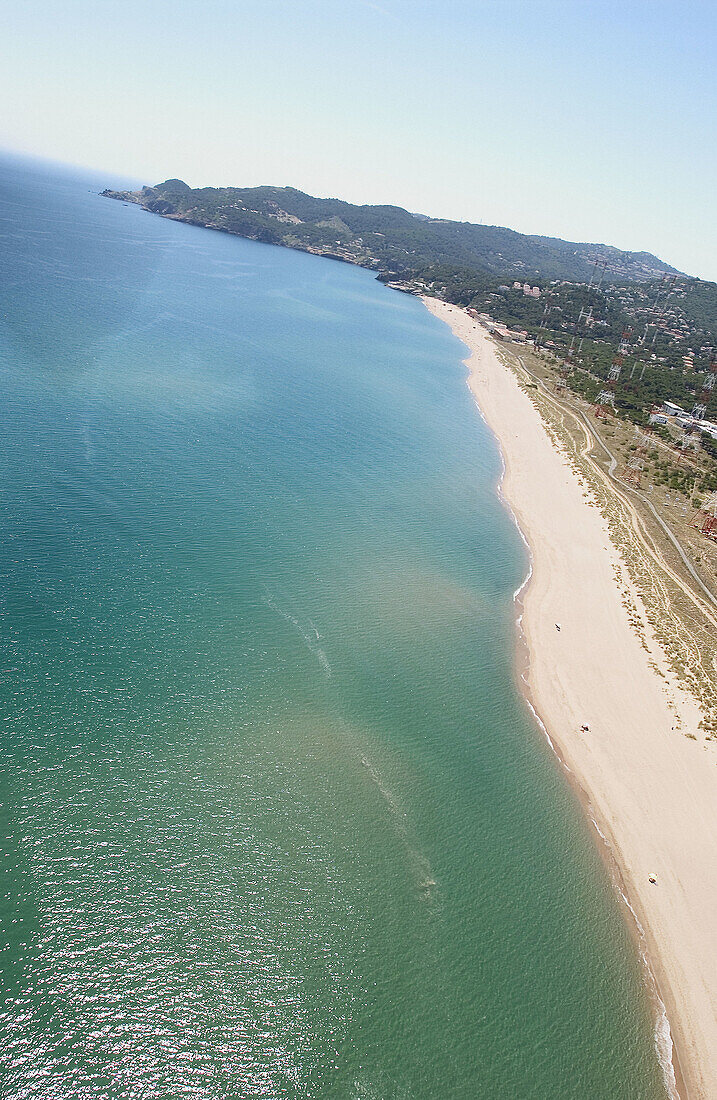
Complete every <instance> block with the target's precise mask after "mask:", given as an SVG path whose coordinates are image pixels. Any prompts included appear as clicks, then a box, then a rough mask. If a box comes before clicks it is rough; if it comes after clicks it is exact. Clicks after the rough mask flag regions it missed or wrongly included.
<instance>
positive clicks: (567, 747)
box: [425, 299, 717, 1100]
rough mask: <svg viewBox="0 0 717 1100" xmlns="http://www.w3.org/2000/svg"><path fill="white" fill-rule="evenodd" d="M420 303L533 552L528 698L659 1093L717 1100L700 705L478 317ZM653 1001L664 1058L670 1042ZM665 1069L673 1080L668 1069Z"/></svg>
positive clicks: (712, 771)
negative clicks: (577, 803)
mask: <svg viewBox="0 0 717 1100" xmlns="http://www.w3.org/2000/svg"><path fill="white" fill-rule="evenodd" d="M425 302H426V305H427V306H428V308H429V309H430V310H431V312H432V313H434V314H435V315H436V316H437V317H439V318H440V319H442V320H443V321H445V322H447V323H448V324H449V325H450V326H451V328H452V329H453V331H454V332H455V334H456V335H457V336H459V337H460V339H461V340H463V341H464V343H465V344H466V345H467V346H468V347H469V349H470V357H469V358H468V359H467V361H466V362H467V366H468V369H469V385H470V388H471V390H472V392H473V394H474V395H475V397H476V400H477V402H478V404H479V407H480V409H481V412H482V414H483V416H484V417H485V420H486V421H487V423H488V425H489V427H490V428H491V429H492V430H493V432H494V434H495V435H496V436H497V438H498V441H499V443H500V446H501V450H502V452H503V457H504V460H505V465H506V472H505V479H504V482H503V493H504V495H505V498H506V500H507V501H508V503H509V504H510V507H511V508H512V509H513V511H514V513H515V516H516V518H517V520H518V523H519V524H520V527H521V529H522V531H523V534H524V535H525V537H526V539H527V541H528V544H529V546H530V549H531V553H532V557H533V574H532V577H531V579H530V583H529V584H528V586H527V589H526V591H525V592H524V594H523V607H524V611H523V620H522V628H523V631H524V637H525V642H526V643H527V649H528V654H529V666H528V668H527V671H526V672H525V682H526V692H527V695H528V698H529V700H530V702H531V704H532V706H533V707H534V708H535V710H536V712H537V713H538V715H539V717H540V719H541V720H542V722H543V723H544V724H545V727H546V729H547V731H548V733H549V736H550V738H551V739H552V741H553V742H554V744H555V746H556V749H557V751H558V753H559V755H560V757H561V758H562V760H563V761H564V763H565V764H566V765H567V767H568V768H569V769H570V770H571V772H572V773H573V776H574V777H575V779H576V781H577V783H578V784H579V786H580V788H581V790H582V792H583V794H584V797H585V799H586V802H587V804H588V806H589V812H590V814H591V816H592V817H593V819H594V820H595V821H596V823H597V825H598V827H599V829H600V831H601V832H602V833H603V834H604V836H605V838H606V840H607V842H608V844H609V846H610V849H611V851H612V854H613V856H614V858H615V860H616V862H617V866H618V868H619V873H620V879H621V885H622V889H623V890H624V893H625V895H626V896H627V898H628V899H629V903H630V905H631V906H632V908H633V910H634V912H635V914H636V917H637V920H638V921H639V922H640V924H641V926H642V928H643V929H644V939H643V938H642V937H641V940H642V942H643V943H644V944H645V946H646V949H647V955H648V959H649V965H650V968H651V970H652V973H653V974H654V976H655V978H656V981H657V988H658V991H659V997H660V998H661V1000H662V1001H663V1002H664V1004H665V1006H666V1009H667V1017H668V1019H669V1023H670V1026H671V1032H672V1035H673V1036H674V1042H675V1050H676V1054H677V1057H676V1058H675V1059H674V1062H675V1070H676V1083H675V1082H673V1083H672V1085H671V1087H670V1089H669V1091H671V1092H672V1094H673V1096H676V1095H679V1096H680V1097H682V1098H683V1100H714V1098H715V1097H717V752H716V751H715V749H714V747H713V746H712V745H706V744H705V741H704V735H703V734H702V733H700V732H699V730H698V723H699V720H700V713H699V710H698V708H697V706H696V704H695V702H694V701H693V700H692V699H691V697H689V696H687V695H686V694H685V693H684V692H683V691H682V690H681V689H680V687H679V686H678V685H677V684H676V683H675V680H674V677H673V676H672V675H671V674H670V672H669V670H668V668H667V665H666V662H665V659H664V655H663V654H662V652H661V650H660V649H659V647H658V645H657V643H656V642H655V640H654V638H653V636H652V633H651V631H650V629H649V627H646V633H645V638H646V642H647V647H648V650H649V652H648V651H646V649H645V646H644V645H643V642H642V641H641V639H640V638H639V637H638V635H637V633H636V632H635V629H634V628H633V626H631V624H630V621H629V616H628V611H627V610H626V607H625V605H624V602H623V594H622V593H621V590H620V584H621V585H622V587H623V590H624V589H625V588H629V589H630V591H631V597H632V600H633V601H634V603H635V604H636V605H637V607H638V609H639V610H640V611H641V610H642V605H641V602H640V599H639V597H638V595H637V593H636V592H635V590H634V588H633V587H632V585H631V584H630V581H629V578H628V576H627V571H626V569H625V566H624V563H623V562H622V559H621V558H620V555H619V553H618V552H617V550H616V549H615V547H614V546H613V544H612V543H611V541H610V536H609V533H608V528H607V524H606V522H605V521H604V519H603V517H602V516H601V514H600V512H599V510H598V508H597V507H595V506H591V504H590V503H589V501H588V499H587V497H586V490H584V489H583V488H582V486H581V484H580V482H579V480H578V477H577V475H576V474H575V473H574V472H573V470H572V469H571V467H570V465H569V463H568V461H567V459H566V458H565V457H564V456H563V455H562V454H561V453H560V452H559V450H558V449H557V448H556V447H555V446H554V445H553V444H552V443H551V442H550V439H549V437H548V434H547V433H546V431H545V429H544V427H543V424H542V421H541V419H540V416H539V414H538V412H537V411H536V409H535V407H534V405H533V403H532V402H531V401H530V399H529V397H528V396H527V394H526V393H525V392H524V391H523V390H522V389H521V388H520V386H519V384H518V381H517V379H516V377H515V376H514V374H513V373H512V372H511V371H510V370H509V369H507V368H506V367H505V366H503V365H502V363H501V361H500V359H499V357H498V355H497V353H496V349H495V346H494V344H493V343H492V341H491V340H490V339H489V338H488V336H487V334H486V333H485V331H484V330H483V329H482V328H481V326H480V325H479V324H478V323H477V322H475V321H474V320H473V319H472V318H471V317H470V316H469V315H468V314H467V313H465V312H464V311H463V310H460V309H458V308H457V307H452V306H448V305H446V304H444V303H441V302H437V301H435V300H434V299H425ZM617 577H619V578H620V579H621V580H620V584H619V583H618V580H617V579H616V578H617ZM642 617H643V618H644V614H643V616H642ZM556 623H559V624H560V630H557V629H556V626H555V624H556ZM651 662H653V664H652V665H651ZM654 664H657V666H658V667H659V669H660V670H661V673H662V675H660V673H659V672H658V671H656V670H655V667H654ZM581 726H588V727H589V730H588V731H587V732H583V731H581ZM690 734H692V735H693V736H694V738H695V739H694V740H692V739H691V737H690V736H689V735H690ZM650 876H654V878H655V880H656V881H655V882H654V883H652V882H650ZM655 1003H656V1028H657V1034H658V1038H659V1044H658V1045H659V1047H660V1054H661V1058H662V1060H663V1061H665V1062H666V1061H667V1058H668V1055H669V1048H670V1036H669V1032H668V1031H667V1027H666V1023H665V1020H664V1019H663V1020H662V1021H661V1022H660V1019H659V1017H660V1008H659V1002H658V1001H657V999H656V1002H655ZM658 1025H659V1026H658ZM666 1072H667V1076H668V1078H669V1072H670V1071H669V1065H667V1066H666Z"/></svg>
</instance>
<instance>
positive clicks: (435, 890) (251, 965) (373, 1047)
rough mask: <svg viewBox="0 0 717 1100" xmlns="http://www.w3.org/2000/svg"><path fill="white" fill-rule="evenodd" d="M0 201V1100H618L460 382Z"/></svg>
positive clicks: (599, 943)
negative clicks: (0, 851) (0, 841)
mask: <svg viewBox="0 0 717 1100" xmlns="http://www.w3.org/2000/svg"><path fill="white" fill-rule="evenodd" d="M116 182H117V181H116V180H114V179H109V178H108V179H104V180H98V179H95V178H90V179H88V178H81V177H79V176H75V175H73V174H70V173H66V172H61V171H60V170H58V169H56V168H53V167H50V166H47V167H43V166H41V165H37V164H35V165H29V164H27V163H22V162H19V161H10V160H5V161H2V162H0V237H1V240H2V251H1V253H0V269H1V270H0V276H1V278H0V371H2V383H3V394H4V402H3V419H4V431H3V433H2V440H1V441H0V463H1V465H0V469H1V470H2V487H3V500H2V520H3V538H2V542H1V543H0V557H1V565H2V589H1V596H2V605H1V606H2V650H3V652H2V658H1V660H0V670H1V672H0V691H1V692H2V741H1V742H0V745H1V749H0V751H1V753H2V779H1V780H0V783H1V787H0V805H1V806H2V809H1V810H0V813H1V814H2V818H3V820H2V826H3V828H2V836H3V837H4V838H5V841H4V858H3V872H4V874H3V879H4V886H3V890H2V896H1V899H0V916H1V918H2V926H3V938H2V947H3V951H2V952H0V966H1V967H2V976H1V977H2V1002H1V1006H0V1041H1V1043H0V1079H1V1080H2V1090H1V1091H2V1095H3V1097H4V1098H8V1100H10V1098H12V1100H20V1098H21V1097H22V1098H26V1097H32V1098H43V1100H45V1098H47V1100H50V1098H51V1100H56V1098H68V1100H69V1098H70V1097H72V1098H75V1097H80V1098H83V1100H84V1098H88V1100H89V1098H90V1097H92V1098H93V1100H94V1098H97V1097H107V1098H112V1100H114V1098H119V1097H140V1096H142V1097H145V1098H147V1097H156V1098H158V1100H159V1098H162V1100H164V1098H172V1100H174V1098H185V1097H186V1098H189V1097H192V1098H200V1100H209V1098H217V1100H219V1098H232V1100H239V1098H243V1097H258V1096H262V1097H307V1098H318V1097H332V1098H333V1097H356V1098H374V1097H375V1098H377V1100H378V1098H380V1100H388V1098H394V1097H395V1098H397V1100H398V1098H407V1100H408V1098H417V1100H418V1098H421V1100H424V1098H425V1100H428V1098H434V1097H436V1098H437V1097H441V1098H443V1097H451V1098H453V1097H456V1098H459V1097H461V1098H462V1097H465V1098H466V1100H475V1098H482V1097H484V1098H486V1100H496V1098H505V1100H514V1098H516V1097H521V1098H535V1100H544V1098H546V1097H560V1098H561V1100H562V1098H570V1097H574V1098H575V1100H578V1098H580V1100H583V1098H585V1097H588V1096H589V1097H591V1098H592V1100H595V1098H605V1100H608V1098H609V1100H616V1098H619V1100H623V1098H624V1100H627V1098H635V1100H637V1098H640V1100H657V1098H658V1097H663V1096H664V1089H663V1086H662V1082H661V1077H660V1072H659V1067H658V1064H657V1059H656V1057H655V1051H654V1043H653V1035H652V1028H653V1021H652V1020H651V1018H650V1011H649V1006H648V1001H647V995H646V992H645V989H644V986H643V982H642V975H641V971H640V963H639V960H638V958H637V955H636V952H635V948H634V945H633V944H632V943H631V941H630V937H629V935H628V931H627V928H626V924H625V921H624V916H623V913H622V912H621V910H620V907H619V902H618V898H617V895H616V893H615V891H614V890H613V889H612V887H611V885H610V882H609V879H608V876H607V873H606V871H605V869H604V867H603V866H602V864H601V861H600V857H599V854H598V852H597V850H596V847H595V845H594V843H593V838H592V836H591V834H590V826H589V824H588V823H587V822H586V821H585V819H584V817H583V815H582V813H581V811H580V807H579V805H578V803H577V800H576V798H575V797H574V795H573V794H572V792H571V791H570V790H569V788H568V786H567V784H566V783H565V781H564V779H563V777H562V776H561V775H560V774H559V770H558V769H557V767H556V765H555V762H554V760H553V758H552V756H551V754H550V752H549V750H548V748H547V746H546V744H545V742H544V740H543V738H542V735H541V734H540V733H539V731H538V730H537V729H536V727H535V725H534V723H533V722H532V721H531V719H530V716H529V714H528V713H527V711H526V709H525V707H524V705H523V704H522V702H521V700H520V698H519V696H518V694H517V691H516V687H515V675H514V647H515V624H514V615H515V609H514V604H513V593H514V591H515V590H516V589H517V588H518V587H519V586H520V584H521V582H522V580H523V578H524V576H525V571H526V569H527V558H526V553H525V549H524V546H523V544H522V542H521V540H520V538H519V536H518V533H517V532H516V530H515V527H514V525H513V523H512V521H511V519H510V516H509V515H508V513H507V511H506V510H505V509H504V508H503V507H502V505H501V504H500V502H499V500H498V497H497V494H496V490H495V487H496V482H497V479H498V476H499V471H500V463H499V457H498V454H497V451H496V448H495V445H494V442H493V440H492V438H491V437H490V435H489V433H488V431H487V429H486V428H485V426H484V424H483V423H482V422H481V420H480V419H479V417H478V416H477V415H476V412H475V409H474V407H473V403H472V399H471V397H470V394H469V392H468V390H467V387H466V386H465V369H464V367H463V365H462V363H461V359H462V356H463V354H464V352H463V349H462V346H461V345H460V344H459V342H458V341H456V340H455V339H454V338H453V337H452V336H451V335H450V333H449V332H448V330H447V329H446V328H445V327H444V326H443V325H442V324H441V323H440V322H438V321H436V320H435V319H434V318H432V317H431V316H430V315H429V314H428V313H427V312H426V311H425V309H424V308H423V306H422V305H421V303H420V302H418V301H416V300H414V299H412V298H409V297H407V296H405V295H401V294H398V293H395V292H391V291H388V290H387V289H385V288H384V287H383V286H381V285H380V284H379V283H378V282H376V281H375V280H374V279H373V277H372V275H371V274H370V273H368V272H365V271H360V270H358V269H356V268H352V267H349V266H346V265H342V264H338V263H332V262H329V261H325V260H321V259H318V258H315V257H311V256H306V255H302V254H299V253H293V252H290V251H288V250H285V249H280V248H272V247H268V246H264V245H259V244H255V243H252V242H248V241H242V240H239V239H237V238H231V237H228V236H224V235H222V234H219V233H211V232H208V231H206V230H201V229H196V228H192V227H188V226H184V225H180V224H176V223H172V222H168V221H165V220H162V219H160V218H157V217H153V216H151V215H148V214H146V213H144V212H142V211H140V210H139V209H137V208H134V207H129V208H128V207H125V206H123V205H122V204H121V203H119V202H113V201H109V200H106V199H102V198H100V197H98V196H97V194H96V193H95V192H97V191H98V190H100V189H101V188H102V187H104V186H108V185H110V186H111V185H113V184H115V183H116Z"/></svg>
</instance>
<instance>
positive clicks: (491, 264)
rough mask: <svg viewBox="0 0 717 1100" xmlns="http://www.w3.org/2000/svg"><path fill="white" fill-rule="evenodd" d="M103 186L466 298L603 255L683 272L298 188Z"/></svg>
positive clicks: (630, 270)
mask: <svg viewBox="0 0 717 1100" xmlns="http://www.w3.org/2000/svg"><path fill="white" fill-rule="evenodd" d="M103 194H104V195H106V196H107V197H109V198H116V199H122V200H124V201H126V202H127V201H129V202H135V203H139V204H140V205H141V206H143V207H144V208H145V209H147V210H150V211H151V212H152V213H155V214H162V215H164V216H165V217H170V218H175V219H177V220H180V221H186V222H190V223H192V224H194V225H202V226H206V227H208V228H211V229H219V230H223V231H224V232H227V233H236V234H237V235H239V236H241V237H249V238H251V239H253V240H258V241H265V242H267V243H269V244H280V245H285V246H287V247H289V248H297V249H302V250H304V251H309V252H316V253H319V254H321V255H328V256H333V257H335V258H336V259H341V260H345V261H348V262H350V263H356V264H360V265H362V266H364V267H369V268H372V269H374V270H375V271H376V272H377V273H378V274H379V277H380V278H381V279H383V280H384V281H387V282H388V281H400V282H404V283H412V284H424V285H425V286H426V287H430V288H431V289H433V290H434V291H441V292H445V293H446V296H447V297H449V298H451V299H453V300H456V301H458V300H459V299H460V298H461V297H465V293H463V294H461V289H462V288H465V292H468V291H469V290H470V291H471V292H472V293H473V294H474V293H475V292H477V291H479V290H480V289H482V288H483V287H487V286H489V285H495V282H496V277H498V278H504V279H511V280H513V279H515V280H520V281H528V282H538V281H541V280H542V281H546V280H548V281H549V280H553V279H569V280H574V281H576V282H587V281H588V280H589V279H590V277H591V275H592V273H593V272H594V266H593V265H594V263H595V261H596V260H597V261H599V262H600V263H601V264H602V263H603V262H604V263H606V264H607V269H606V270H607V274H608V275H609V276H610V277H611V278H612V279H613V280H621V281H626V282H631V281H643V280H649V279H654V278H656V277H657V278H659V277H660V276H662V275H663V274H665V273H673V272H674V271H675V269H674V268H672V267H669V266H668V265H667V264H664V263H663V262H662V261H661V260H658V259H657V257H656V256H652V255H650V253H648V252H637V253H635V252H622V251H620V249H618V248H612V247H610V246H607V245H601V244H573V243H570V242H569V241H562V240H558V239H557V238H552V237H538V236H527V235H525V234H523V233H516V232H514V231H513V230H511V229H501V228H499V227H497V226H488V225H474V224H472V223H470V222H453V221H445V220H441V219H436V218H427V217H425V216H423V215H415V214H411V213H409V212H408V211H407V210H403V209H402V208H401V207H399V206H353V205H352V204H351V203H348V202H342V201H340V200H339V199H317V198H314V197H313V196H311V195H306V194H304V193H303V192H302V191H297V190H296V189H295V188H293V187H226V188H216V187H202V188H194V189H193V188H190V187H188V186H187V184H186V183H183V182H182V181H181V180H166V181H165V182H164V183H160V184H157V186H156V187H145V188H143V189H142V190H141V191H136V192H126V191H111V190H107V191H104V192H103ZM419 289H420V287H419Z"/></svg>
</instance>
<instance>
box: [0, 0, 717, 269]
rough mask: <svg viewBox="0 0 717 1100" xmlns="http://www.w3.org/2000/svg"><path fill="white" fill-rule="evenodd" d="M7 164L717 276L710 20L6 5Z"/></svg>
mask: <svg viewBox="0 0 717 1100" xmlns="http://www.w3.org/2000/svg"><path fill="white" fill-rule="evenodd" d="M0 41H1V42H2V57H3V62H2V66H0V102H2V105H3V109H2V112H1V113H0V146H2V147H4V148H6V149H11V150H16V151H21V152H28V153H32V154H36V155H38V156H43V157H48V158H51V159H55V160H62V161H66V162H69V163H74V164H79V165H84V166H88V167H92V168H99V169H101V170H103V171H105V172H106V174H107V184H108V185H112V184H113V182H114V181H115V179H116V178H117V177H119V176H121V177H127V176H136V177H140V178H141V179H142V180H143V181H144V182H146V183H156V182H159V181H160V180H163V179H165V178H167V177H168V176H179V177H181V178H182V179H185V180H186V181H187V182H188V183H190V184H192V185H195V186H197V185H202V184H210V185H222V184H235V185H238V186H242V185H244V186H248V185H254V184H261V183H272V184H279V185H281V184H291V185H293V186H295V187H299V188H301V189H302V190H305V191H308V192H310V193H312V194H316V195H322V196H337V197H340V198H345V199H348V200H349V201H351V202H359V203H361V202H369V203H375V202H381V203H395V204H398V205H400V206H405V207H407V208H409V209H410V210H415V211H421V212H423V213H427V214H431V215H434V216H439V217H448V218H458V219H463V220H470V221H477V222H480V221H483V222H486V223H489V224H495V225H507V226H510V227H511V228H513V229H518V230H521V231H523V232H530V233H543V234H547V235H550V236H560V237H564V238H567V239H570V240H578V241H601V242H606V243H609V244H615V245H618V246H619V247H621V248H627V249H634V250H642V249H645V250H647V251H650V252H655V253H656V254H657V255H658V256H660V257H661V258H662V259H664V260H666V261H668V262H669V263H672V264H674V265H675V266H676V267H679V268H681V269H683V270H685V271H687V272H689V273H690V274H695V275H700V276H702V277H703V278H711V279H717V214H716V211H715V192H716V190H717V186H716V181H717V134H716V133H715V128H716V120H717V66H715V62H714V58H715V47H716V46H717V2H716V0H682V2H680V3H677V2H673V0H622V2H620V3H616V2H613V0H293V2H288V0H252V2H251V3H248V2H245V0H202V2H199V0H143V2H138V0H123V2H119V0H15V2H9V0H6V2H5V3H4V4H1V5H0Z"/></svg>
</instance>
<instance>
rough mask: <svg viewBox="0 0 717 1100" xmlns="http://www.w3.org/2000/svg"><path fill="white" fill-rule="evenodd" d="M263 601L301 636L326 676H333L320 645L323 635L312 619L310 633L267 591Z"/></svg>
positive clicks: (309, 621)
mask: <svg viewBox="0 0 717 1100" xmlns="http://www.w3.org/2000/svg"><path fill="white" fill-rule="evenodd" d="M262 600H263V602H264V603H265V604H266V605H267V607H270V608H271V609H272V611H275V612H276V613H277V615H280V616H281V618H282V619H283V620H284V621H285V622H287V623H289V625H290V626H293V628H294V630H295V631H296V632H297V634H299V635H300V637H301V638H302V639H303V640H304V643H305V645H306V647H307V649H308V650H309V651H310V652H311V653H313V655H314V657H316V660H317V661H318V662H319V664H320V665H321V667H322V669H323V670H324V672H325V674H326V675H327V676H331V665H330V664H329V659H328V657H327V656H326V652H325V651H324V650H323V649H322V648H321V646H320V645H318V641H319V639H320V638H321V634H320V633H319V631H318V629H317V627H316V626H315V624H314V623H313V622H312V621H311V619H309V620H308V623H309V625H310V627H311V633H310V632H309V630H308V629H307V628H306V627H304V626H303V625H302V623H301V621H300V620H299V619H297V618H296V616H295V615H292V614H291V612H290V611H287V610H286V608H283V607H280V606H279V604H278V603H277V602H276V600H275V599H274V598H273V596H272V595H271V593H270V592H269V591H268V590H267V589H265V591H264V595H263V596H262ZM312 633H313V634H314V635H315V638H314V637H312Z"/></svg>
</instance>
